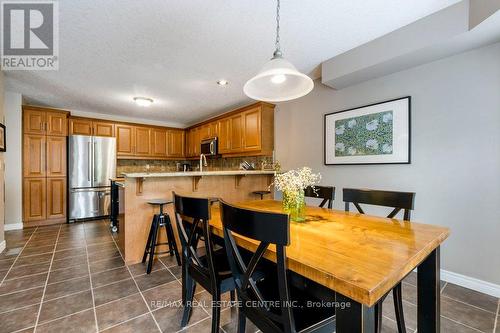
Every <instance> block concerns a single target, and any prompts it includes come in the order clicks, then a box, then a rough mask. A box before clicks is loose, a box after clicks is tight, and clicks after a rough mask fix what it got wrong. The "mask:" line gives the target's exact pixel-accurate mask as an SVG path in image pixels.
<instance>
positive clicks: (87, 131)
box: [69, 118, 92, 135]
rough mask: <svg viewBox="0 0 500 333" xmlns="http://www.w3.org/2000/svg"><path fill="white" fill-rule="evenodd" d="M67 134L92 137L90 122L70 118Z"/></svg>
mask: <svg viewBox="0 0 500 333" xmlns="http://www.w3.org/2000/svg"><path fill="white" fill-rule="evenodd" d="M69 134H70V135H92V120H90V119H85V118H70V119H69Z"/></svg>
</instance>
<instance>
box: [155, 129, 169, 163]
mask: <svg viewBox="0 0 500 333" xmlns="http://www.w3.org/2000/svg"><path fill="white" fill-rule="evenodd" d="M167 145H168V141H167V130H166V129H161V128H153V129H152V131H151V154H152V155H153V156H157V157H165V156H167V155H168V146H167Z"/></svg>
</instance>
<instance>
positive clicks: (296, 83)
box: [243, 0, 314, 102]
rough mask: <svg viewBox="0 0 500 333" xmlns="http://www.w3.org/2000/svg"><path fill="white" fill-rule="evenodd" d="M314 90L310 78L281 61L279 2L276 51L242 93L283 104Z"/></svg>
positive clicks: (246, 84)
mask: <svg viewBox="0 0 500 333" xmlns="http://www.w3.org/2000/svg"><path fill="white" fill-rule="evenodd" d="M313 88H314V83H313V81H312V80H311V78H310V77H309V76H307V75H305V74H303V73H301V72H299V71H298V70H297V68H295V66H294V65H292V63H290V62H289V61H287V60H285V59H283V57H282V54H281V49H280V0H277V7H276V50H275V51H274V54H273V58H272V59H271V60H270V61H269V62H267V63H266V64H265V65H264V67H262V69H261V70H260V72H259V73H258V74H257V75H255V76H254V77H253V78H251V79H250V80H248V81H247V83H245V86H244V87H243V92H244V93H245V95H247V96H248V97H250V98H253V99H256V100H259V101H265V102H284V101H289V100H292V99H296V98H299V97H302V96H304V95H307V94H308V93H309V92H311V90H312V89H313Z"/></svg>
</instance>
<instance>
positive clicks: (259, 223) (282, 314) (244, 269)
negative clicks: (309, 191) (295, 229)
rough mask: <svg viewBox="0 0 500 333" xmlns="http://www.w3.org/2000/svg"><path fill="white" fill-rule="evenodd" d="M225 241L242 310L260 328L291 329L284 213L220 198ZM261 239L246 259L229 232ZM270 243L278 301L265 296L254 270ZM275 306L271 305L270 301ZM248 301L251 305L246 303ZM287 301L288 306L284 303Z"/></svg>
mask: <svg viewBox="0 0 500 333" xmlns="http://www.w3.org/2000/svg"><path fill="white" fill-rule="evenodd" d="M220 205H221V219H222V224H223V228H224V242H225V244H226V251H227V256H228V260H229V266H231V272H232V274H233V277H234V280H235V284H236V292H237V294H238V300H239V301H241V304H242V307H241V308H240V310H242V311H243V312H244V313H245V315H246V316H247V317H248V318H249V319H250V320H252V321H253V322H254V323H255V324H256V325H257V326H258V327H259V328H260V329H261V330H262V331H263V332H279V331H282V330H283V329H284V331H285V332H294V331H295V324H294V319H293V314H292V310H291V307H290V306H289V305H290V292H289V288H288V284H287V276H286V246H288V245H289V244H290V221H289V217H288V215H286V214H279V213H269V212H261V211H253V210H249V209H243V208H238V207H235V206H232V205H230V204H227V203H226V202H224V201H222V200H221V202H220ZM233 232H234V233H237V234H239V235H242V236H245V237H247V238H251V239H253V240H255V241H260V244H259V246H258V247H257V250H256V251H255V253H254V254H253V255H252V257H251V259H250V261H248V263H245V262H244V260H243V257H242V255H241V253H240V250H239V249H238V247H237V245H236V241H235V239H234V237H233V234H232V233H233ZM270 244H274V245H275V246H276V264H277V265H276V266H277V279H278V281H277V285H278V292H279V298H280V299H279V301H280V302H279V304H276V303H278V302H275V301H276V300H269V299H267V300H266V299H264V296H263V294H262V292H261V291H260V290H259V287H258V286H257V283H256V282H255V280H254V279H253V278H252V276H253V273H254V272H255V269H256V267H257V265H258V264H259V262H260V261H261V259H262V257H263V255H264V254H265V252H266V250H267V248H268V247H269V245H270ZM266 301H273V303H272V304H274V305H275V306H274V307H273V308H272V309H271V307H270V306H269V303H267V302H266ZM247 304H251V305H247ZM286 305H288V306H286Z"/></svg>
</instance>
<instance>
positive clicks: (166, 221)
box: [142, 199, 181, 274]
mask: <svg viewBox="0 0 500 333" xmlns="http://www.w3.org/2000/svg"><path fill="white" fill-rule="evenodd" d="M171 203H172V201H168V200H165V199H152V200H149V201H148V204H150V205H153V206H160V213H159V214H155V215H154V216H153V220H152V221H151V228H150V229H149V236H148V241H147V242H146V248H145V249H144V255H143V257H142V262H143V263H145V262H146V259H147V257H148V255H149V261H148V267H147V269H146V273H147V274H149V273H151V269H152V268H153V259H154V256H155V254H156V255H158V254H165V253H169V254H170V255H171V256H173V255H175V259H177V265H179V266H180V265H181V260H180V257H179V251H178V250H177V244H176V242H175V238H174V231H173V229H172V222H171V221H170V217H169V216H168V214H164V213H163V206H164V205H167V204H171ZM161 227H164V228H165V234H166V237H167V242H166V243H157V242H156V239H157V237H158V232H159V231H160V228H161ZM158 245H168V251H163V252H155V248H156V246H158Z"/></svg>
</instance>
